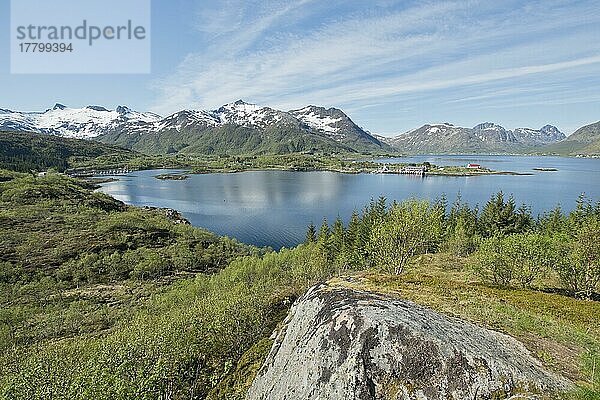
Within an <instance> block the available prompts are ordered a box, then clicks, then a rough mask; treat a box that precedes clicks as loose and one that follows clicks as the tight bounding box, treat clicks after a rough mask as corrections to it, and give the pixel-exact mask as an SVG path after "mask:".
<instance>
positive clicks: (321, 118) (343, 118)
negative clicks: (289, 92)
mask: <svg viewBox="0 0 600 400" xmlns="http://www.w3.org/2000/svg"><path fill="white" fill-rule="evenodd" d="M289 113H290V114H292V115H293V116H294V117H296V118H298V119H299V120H300V121H302V122H303V123H304V124H306V125H307V126H309V127H310V128H311V129H313V130H314V131H316V132H319V133H320V134H323V135H326V136H328V137H330V138H332V139H333V140H336V141H338V142H342V143H349V144H350V143H352V142H355V141H365V142H370V143H374V144H375V143H381V142H380V141H379V139H377V138H376V137H374V136H373V135H371V134H369V133H368V132H367V131H365V130H364V129H362V128H361V127H359V126H358V125H356V124H355V123H354V122H353V121H352V120H351V119H350V117H348V116H347V115H346V114H345V113H344V112H343V111H342V110H340V109H338V108H324V107H318V106H306V107H304V108H301V109H298V110H291V111H290V112H289Z"/></svg>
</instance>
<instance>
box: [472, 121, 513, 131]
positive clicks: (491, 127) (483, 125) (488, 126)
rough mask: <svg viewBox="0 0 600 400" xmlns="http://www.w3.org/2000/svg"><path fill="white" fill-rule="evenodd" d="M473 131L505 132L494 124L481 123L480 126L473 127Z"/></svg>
mask: <svg viewBox="0 0 600 400" xmlns="http://www.w3.org/2000/svg"><path fill="white" fill-rule="evenodd" d="M473 129H475V130H478V131H484V130H498V131H505V130H506V129H504V127H503V126H501V125H498V124H496V123H494V122H482V123H481V124H478V125H475V126H474V127H473Z"/></svg>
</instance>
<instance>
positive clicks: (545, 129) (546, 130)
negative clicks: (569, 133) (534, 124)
mask: <svg viewBox="0 0 600 400" xmlns="http://www.w3.org/2000/svg"><path fill="white" fill-rule="evenodd" d="M540 132H541V133H543V134H545V135H546V136H551V137H555V138H558V139H559V140H562V139H564V138H566V136H565V134H564V133H562V132H561V131H560V130H559V129H558V128H557V127H556V126H554V125H544V126H542V127H541V128H540Z"/></svg>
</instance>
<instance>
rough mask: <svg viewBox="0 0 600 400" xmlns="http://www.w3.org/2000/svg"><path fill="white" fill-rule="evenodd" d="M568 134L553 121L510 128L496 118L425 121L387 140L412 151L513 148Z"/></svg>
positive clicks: (449, 151) (561, 137)
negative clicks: (472, 122) (467, 122)
mask: <svg viewBox="0 0 600 400" xmlns="http://www.w3.org/2000/svg"><path fill="white" fill-rule="evenodd" d="M565 137H566V136H565V135H564V134H563V133H562V132H560V131H559V130H558V128H556V127H555V126H552V125H546V126H544V127H542V128H540V129H531V128H516V129H514V130H508V129H506V128H504V127H503V126H501V125H498V124H495V123H493V122H484V123H481V124H478V125H476V126H474V127H473V128H465V127H460V126H455V125H452V124H450V123H443V124H426V125H423V126H422V127H420V128H417V129H413V130H410V131H408V132H404V133H402V134H400V135H398V136H396V137H393V138H390V139H388V140H387V143H388V144H390V145H392V146H394V147H395V148H397V149H399V150H400V151H404V152H409V153H427V152H438V153H468V152H510V151H517V150H520V149H526V148H529V147H534V146H540V145H545V144H549V143H555V142H558V141H560V140H563V139H564V138H565Z"/></svg>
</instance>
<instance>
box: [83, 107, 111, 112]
mask: <svg viewBox="0 0 600 400" xmlns="http://www.w3.org/2000/svg"><path fill="white" fill-rule="evenodd" d="M86 108H87V109H88V110H93V111H108V110H107V109H106V108H104V107H102V106H87V107H86Z"/></svg>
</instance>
